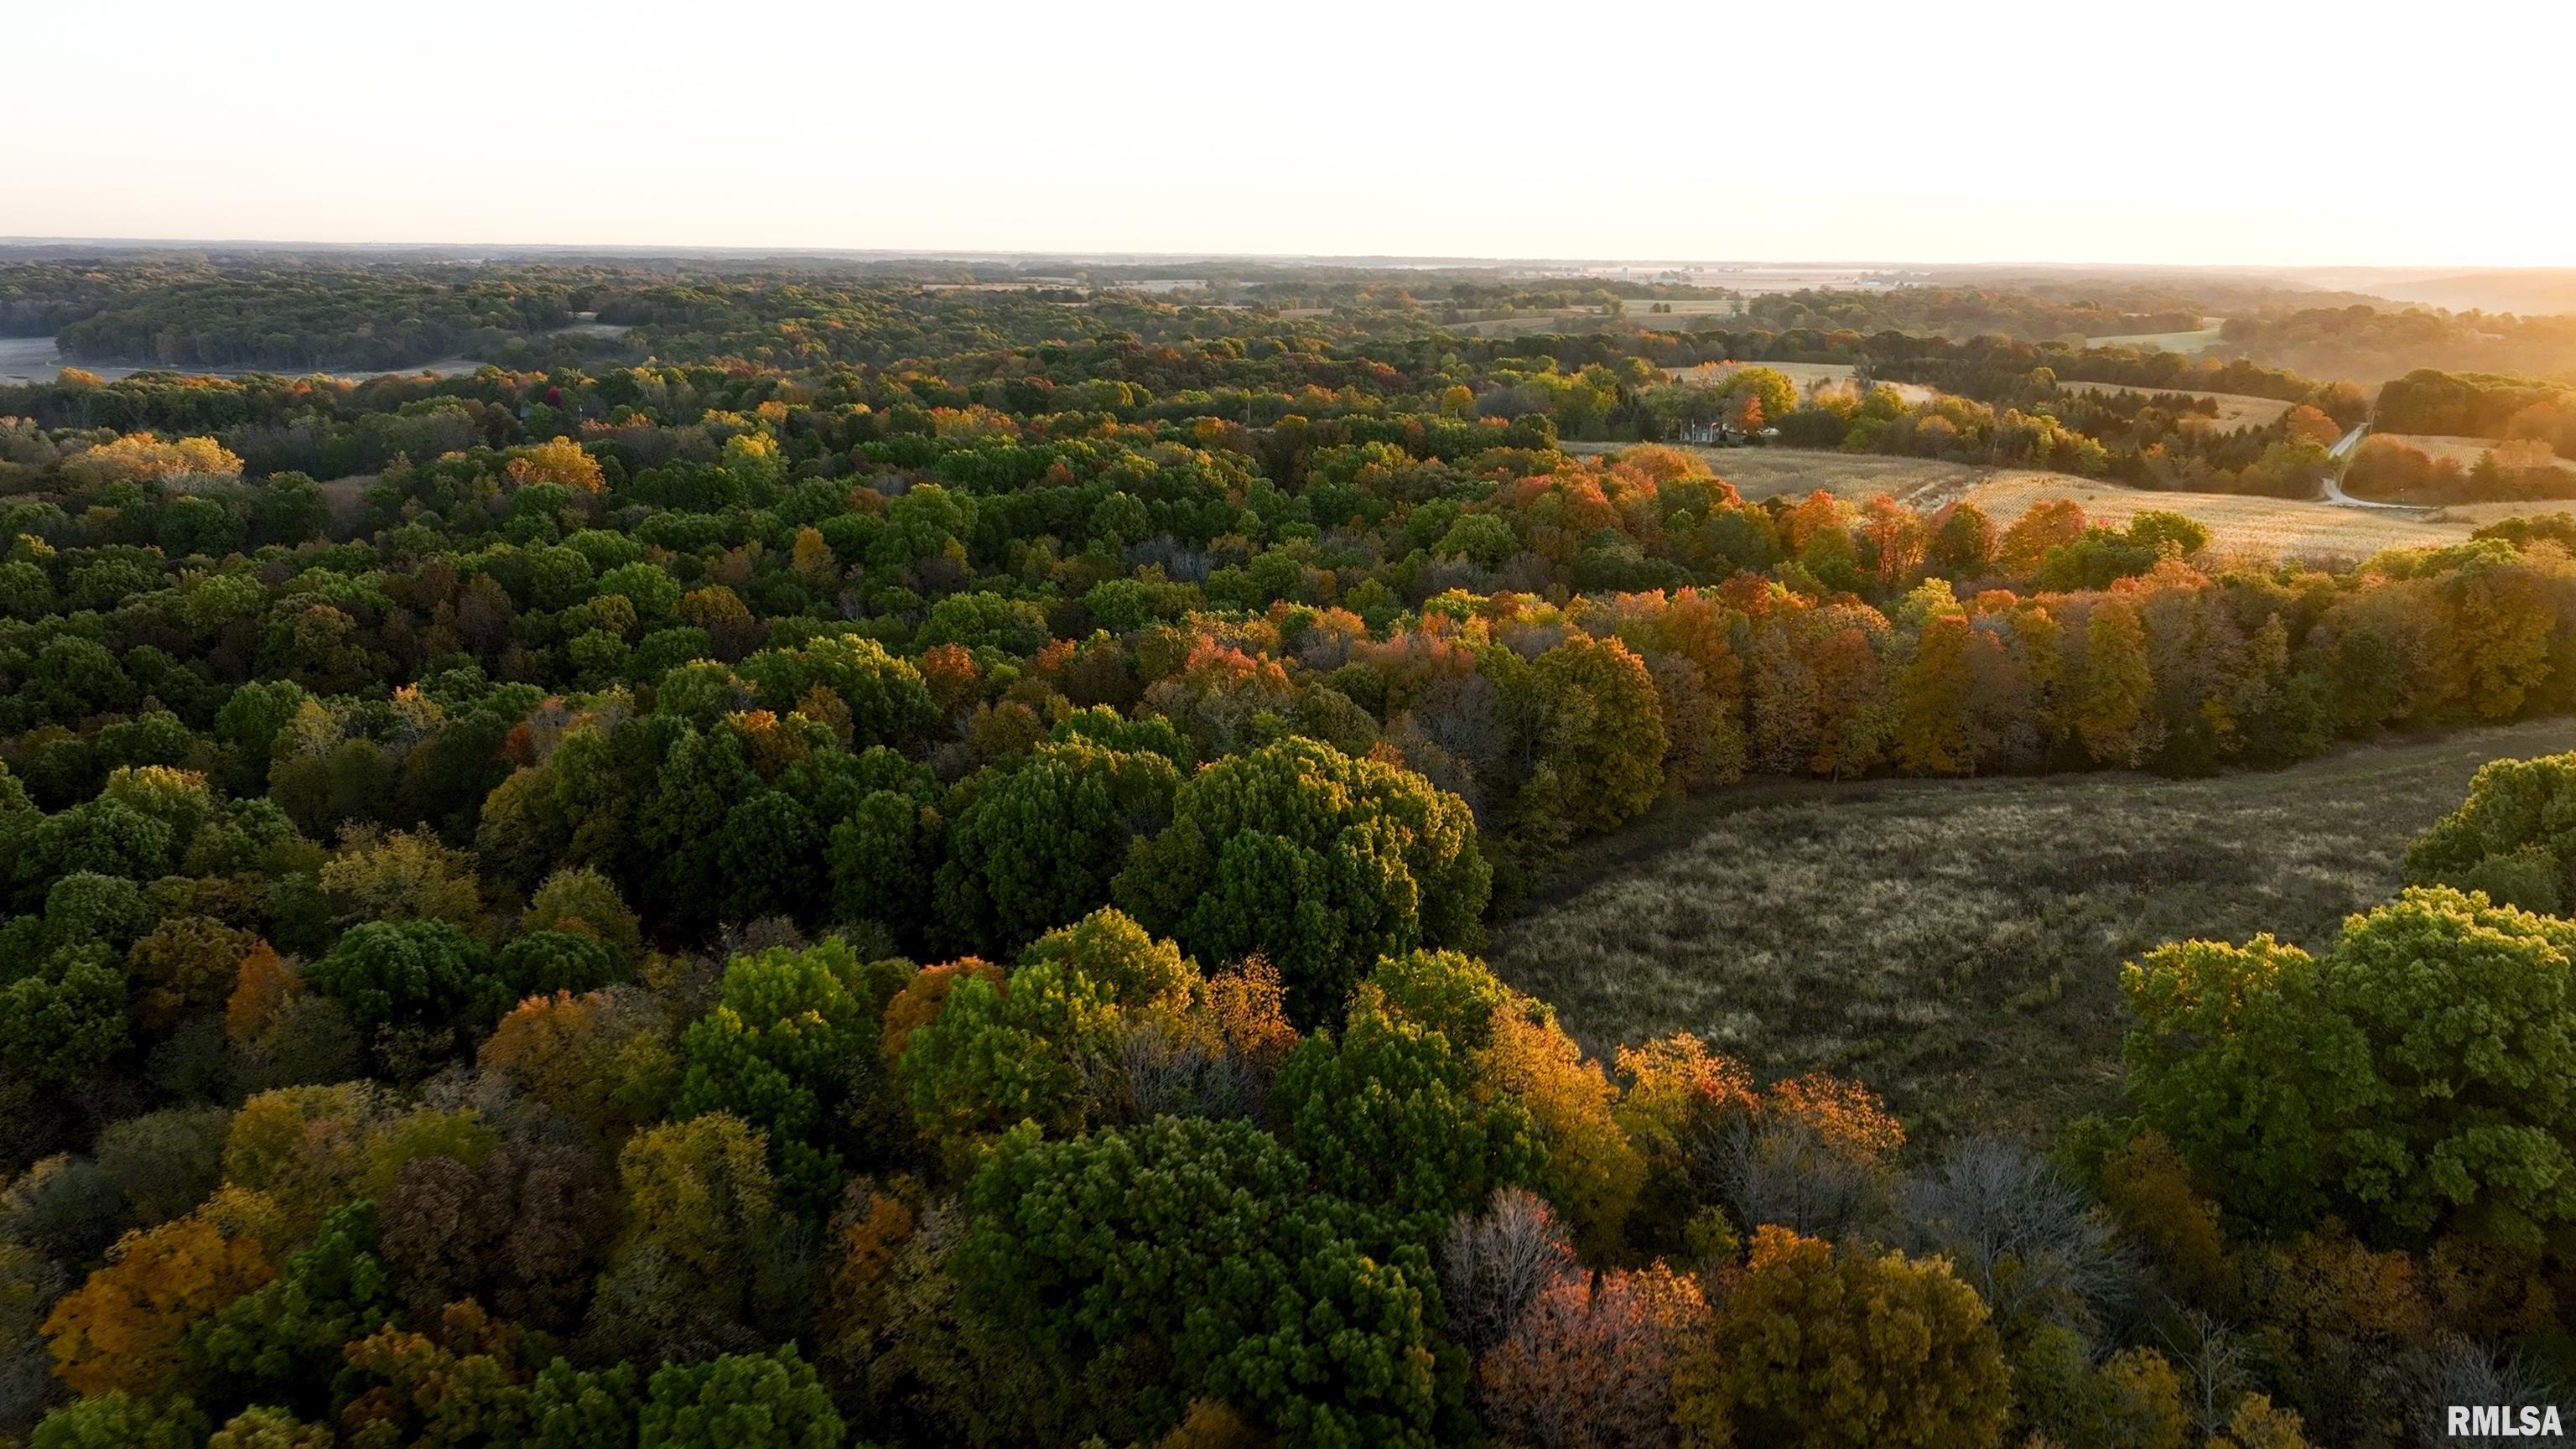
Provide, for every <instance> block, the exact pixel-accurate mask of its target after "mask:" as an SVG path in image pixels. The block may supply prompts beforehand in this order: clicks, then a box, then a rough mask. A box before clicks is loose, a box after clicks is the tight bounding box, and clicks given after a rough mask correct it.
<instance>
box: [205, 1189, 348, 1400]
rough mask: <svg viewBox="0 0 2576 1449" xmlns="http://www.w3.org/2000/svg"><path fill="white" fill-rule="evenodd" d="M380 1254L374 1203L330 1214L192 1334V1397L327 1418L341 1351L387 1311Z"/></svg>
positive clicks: (346, 1205)
mask: <svg viewBox="0 0 2576 1449" xmlns="http://www.w3.org/2000/svg"><path fill="white" fill-rule="evenodd" d="M376 1247H377V1235H376V1205H375V1204H374V1203H373V1202H371V1201H366V1200H363V1199H362V1200H360V1201H358V1202H354V1203H347V1204H344V1205H342V1206H340V1207H337V1208H334V1209H333V1210H332V1211H331V1213H330V1215H329V1216H327V1217H325V1218H324V1219H323V1220H322V1226H321V1228H320V1229H319V1230H318V1231H317V1232H315V1234H314V1235H313V1240H312V1241H311V1242H309V1243H307V1244H306V1245H305V1246H304V1247H303V1248H301V1249H299V1250H297V1251H296V1252H295V1253H293V1254H292V1255H290V1256H289V1257H288V1258H287V1260H286V1266H285V1269H284V1270H283V1271H282V1272H280V1273H279V1274H278V1276H277V1277H276V1278H274V1279H272V1280H270V1281H269V1282H267V1283H265V1284H262V1285H261V1286H260V1287H259V1288H258V1289H257V1290H256V1291H254V1292H251V1293H249V1294H246V1295H244V1296H243V1297H240V1298H236V1299H234V1300H233V1301H232V1302H230V1303H228V1304H226V1305H224V1307H223V1308H221V1309H220V1310H218V1311H217V1312H216V1313H215V1315H214V1316H213V1317H212V1318H209V1319H207V1320H205V1321H203V1322H201V1323H198V1324H196V1325H194V1326H193V1327H191V1328H190V1329H189V1330H188V1336H187V1339H186V1340H185V1342H184V1343H182V1344H181V1347H180V1361H181V1364H182V1366H183V1369H184V1373H185V1377H186V1380H187V1382H188V1383H189V1385H190V1386H191V1387H192V1388H193V1389H194V1390H195V1391H196V1394H197V1397H198V1400H199V1401H200V1402H202V1403H206V1404H209V1405H215V1406H220V1407H221V1408H225V1409H236V1410H237V1409H242V1408H247V1407H249V1406H250V1405H251V1404H254V1403H268V1404H276V1405H281V1406H285V1407H288V1408H293V1409H297V1410H300V1411H303V1412H305V1413H309V1414H313V1415H320V1414H323V1413H325V1412H328V1410H329V1409H330V1407H331V1392H330V1385H331V1380H332V1378H333V1376H334V1373H335V1371H336V1370H337V1369H338V1368H339V1366H340V1364H341V1363H342V1362H343V1361H344V1357H343V1354H342V1352H341V1350H342V1349H343V1347H344V1346H345V1345H347V1344H348V1343H349V1342H350V1340H352V1339H358V1338H364V1337H365V1336H367V1335H368V1334H370V1333H373V1332H375V1331H376V1330H377V1329H379V1328H382V1327H383V1326H384V1325H385V1322H386V1320H387V1318H388V1316H389V1315H390V1314H391V1312H392V1310H393V1306H394V1304H393V1279H392V1275H391V1273H390V1272H388V1271H387V1269H386V1267H385V1263H384V1260H383V1259H382V1258H381V1257H379V1256H377V1252H376Z"/></svg>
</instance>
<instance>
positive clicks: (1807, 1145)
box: [1691, 1114, 1888, 1238]
mask: <svg viewBox="0 0 2576 1449" xmlns="http://www.w3.org/2000/svg"><path fill="white" fill-rule="evenodd" d="M1691 1175H1692V1178H1693V1179H1694V1181H1695V1183H1696V1185H1697V1186H1698V1187H1699V1189H1700V1192H1701V1194H1702V1195H1703V1196H1704V1197H1716V1198H1718V1199H1720V1200H1722V1201H1724V1202H1725V1204H1726V1205H1727V1207H1728V1208H1729V1209H1731V1210H1732V1211H1733V1212H1734V1214H1735V1220H1736V1221H1737V1222H1739V1223H1741V1224H1743V1225H1744V1226H1745V1227H1746V1228H1748V1229H1750V1228H1758V1227H1762V1226H1765V1225H1766V1224H1767V1225H1774V1226H1778V1227H1784V1228H1787V1229H1789V1230H1791V1231H1792V1232H1798V1233H1803V1234H1806V1235H1807V1236H1809V1237H1816V1238H1845V1237H1849V1236H1851V1235H1852V1234H1853V1233H1855V1232H1857V1231H1859V1230H1861V1229H1863V1228H1865V1227H1867V1226H1869V1225H1870V1224H1872V1223H1875V1222H1877V1221H1879V1220H1880V1219H1881V1218H1882V1217H1884V1216H1885V1212H1886V1207H1887V1188H1888V1184H1887V1174H1886V1171H1885V1170H1884V1169H1883V1168H1881V1167H1880V1166H1879V1165H1878V1164H1877V1163H1875V1162H1872V1161H1869V1160H1868V1159H1866V1158H1864V1157H1862V1156H1859V1155H1857V1154H1854V1153H1852V1152H1849V1151H1845V1150H1843V1149H1842V1148H1840V1147H1838V1146H1836V1145H1835V1144H1833V1143H1831V1142H1829V1141H1827V1140H1826V1139H1825V1137H1824V1135H1823V1134H1822V1133H1820V1132H1818V1131H1817V1130H1816V1129H1815V1128H1814V1127H1813V1126H1812V1125H1810V1124H1809V1123H1806V1122H1804V1121H1801V1120H1798V1119H1796V1118H1772V1119H1756V1118H1753V1117H1750V1116H1746V1115H1742V1114H1729V1115H1728V1116H1727V1117H1725V1118H1724V1119H1722V1120H1719V1121H1716V1122H1712V1123H1710V1124H1708V1125H1707V1126H1705V1127H1703V1128H1701V1129H1700V1131H1699V1132H1698V1134H1697V1140H1696V1141H1695V1142H1693V1143H1692V1144H1691Z"/></svg>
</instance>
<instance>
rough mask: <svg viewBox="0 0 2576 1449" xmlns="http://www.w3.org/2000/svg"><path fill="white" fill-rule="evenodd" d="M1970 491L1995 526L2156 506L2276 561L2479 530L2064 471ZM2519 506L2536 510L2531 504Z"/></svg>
mask: <svg viewBox="0 0 2576 1449" xmlns="http://www.w3.org/2000/svg"><path fill="white" fill-rule="evenodd" d="M1966 496H1967V499H1968V501H1969V502H1971V503H1974V504H1976V505H1977V507H1979V508H1981V509H1983V510H1985V513H1986V516H1987V517H1988V518H1991V519H1993V520H1994V523H1995V527H1997V528H2006V527H2010V526H2011V524H2012V521H2013V520H2014V519H2016V518H2019V517H2021V516H2022V515H2023V514H2024V513H2026V512H2028V511H2029V510H2030V507H2031V505H2032V504H2034V503H2037V502H2039V501H2040V500H2041V499H2044V498H2071V499H2073V500H2074V501H2075V502H2076V503H2078V504H2080V505H2082V506H2083V509H2084V513H2085V516H2086V517H2088V518H2091V519H2092V520H2093V521H2095V522H2097V523H2102V524H2107V525H2109V526H2111V527H2113V528H2120V527H2125V526H2127V524H2128V521H2129V520H2130V519H2132V518H2135V517H2136V516H2137V515H2139V514H2140V513H2144V512H2146V511H2148V510H2150V509H2157V510H2162V511H2164V512H2167V513H2179V514H2182V515H2184V516H2185V517H2188V518H2193V519H2197V520H2199V521H2200V522H2201V523H2202V524H2205V525H2207V527H2208V529H2209V532H2210V546H2211V547H2212V548H2213V549H2216V550H2218V551H2220V552H2222V553H2242V554H2258V555H2264V556H2267V557H2274V558H2349V559H2361V558H2367V557H2369V556H2370V555H2371V554H2374V553H2377V552H2379V551H2380V550H2381V549H2385V548H2424V547H2428V546H2439V545H2443V544H2452V543H2458V542H2461V541H2462V540H2464V539H2466V538H2467V537H2468V536H2469V533H2470V531H2471V530H2473V529H2474V528H2476V527H2477V525H2476V524H2474V523H2470V522H2466V521H2461V520H2456V519H2453V518H2450V517H2447V516H2443V515H2440V514H2438V513H2435V514H2426V515H2418V514H2412V513H2401V512H2397V511H2394V510H2389V509H2376V508H2341V507H2337V506H2336V505H2334V504H2331V503H2323V502H2308V501H2304V500H2301V499H2296V498H2258V497H2253V496H2250V495H2247V494H2242V493H2169V492H2162V491H2158V490H2154V489H2147V488H2123V487H2121V486H2120V485H2119V484H2117V483H2104V482H2101V481H2099V480H2096V479H2089V478H2068V477H2066V475H2064V474H2061V473H2046V474H2022V475H2017V476H2004V477H1997V478H1994V479H1992V480H1990V481H1987V482H1983V483H1980V484H1978V485H1977V486H1976V487H1974V488H1971V489H1969V490H1968V492H1967V495H1966ZM2518 511H2523V512H2529V511H2533V510H2532V508H2531V507H2530V506H2529V505H2525V506H2524V507H2523V508H2522V509H2520V510H2518ZM2490 521H2491V520H2490Z"/></svg>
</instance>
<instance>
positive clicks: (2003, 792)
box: [1490, 719, 2576, 1137]
mask: <svg viewBox="0 0 2576 1449" xmlns="http://www.w3.org/2000/svg"><path fill="white" fill-rule="evenodd" d="M2570 748H2576V720H2569V719H2557V720H2544V721H2534V722H2529V723H2524V724H2519V725H2511V726H2505V727H2501V728H2495V729H2485V730H2476V731H2468V732H2463V733H2459V734H2455V735H2450V736H2445V737H2440V738H2433V739H2404V740H2398V741H2393V742H2389V743H2384V744H2379V745H2374V746H2364V747H2357V748H2353V749H2349V750H2346V751H2344V752H2342V753H2339V754H2336V755H2333V756H2330V757H2328V758H2325V759H2321V760H2314V761H2310V762H2308V763H2306V764H2303V765H2299V766H2296V767H2293V768H2291V769H2287V770H2281V771H2275V772H2268V773H2239V774H2230V775H2224V776H2220V777H2217V778H2214V779H2207V780H2165V779H2159V778H2155V777H2152V776H2144V775H2137V774H2103V775H2069V776H2057V777H2050V778H2041V779H2007V780H1961V781H1921V780H1899V781H1868V782H1857V783H1844V784H1831V783H1825V782H1794V783H1793V782H1774V783H1765V784H1754V785H1748V786H1743V787H1739V788H1737V789H1734V790H1731V791H1721V792H1718V793H1715V794H1712V795H1706V796H1701V797H1698V798H1695V799H1690V800H1684V801H1678V802H1668V803H1667V804H1666V805H1665V806H1663V807H1662V808H1660V809H1659V810H1658V811H1657V812H1656V813H1655V814H1653V815H1650V816H1649V817H1648V818H1647V819H1646V820H1644V821H1642V822H1640V823H1639V824H1637V825H1635V826H1632V827H1630V828H1629V829H1627V830H1625V831H1622V832H1620V833H1618V834H1616V835H1612V836H1609V837H1606V838H1604V839H1601V840H1597V841H1594V842H1591V843H1590V844H1588V845H1584V846H1580V847H1578V848H1576V849H1575V850H1574V851H1573V852H1572V853H1571V854H1570V855H1569V856H1568V857H1567V860H1566V863H1565V864H1564V865H1563V866H1562V867H1561V868H1560V869H1559V870H1558V871H1557V872H1556V873H1555V874H1554V875H1552V876H1551V877H1549V878H1548V879H1546V880H1544V881H1542V882H1541V884H1540V887H1539V889H1538V891H1537V893H1536V897H1535V900H1534V901H1533V903H1532V904H1531V905H1530V906H1529V907H1528V908H1527V909H1526V910H1525V911H1524V912H1523V913H1522V914H1521V915H1520V916H1519V917H1517V918H1516V919H1513V920H1511V921H1509V922H1507V923H1505V924H1504V925H1502V926H1501V927H1499V928H1498V929H1497V930H1496V932H1495V938H1494V941H1493V945H1492V950H1491V953H1490V954H1491V958H1492V960H1493V963H1494V969H1495V970H1497V971H1498V972H1500V973H1501V974H1502V976H1503V978H1504V979H1505V980H1507V981H1509V982H1511V983H1512V984H1513V985H1515V986H1517V987H1520V988H1521V989H1523V990H1526V991H1529V992H1532V993H1535V994H1536V995H1537V996H1539V997H1540V998H1542V999H1544V1000H1546V1001H1549V1002H1551V1003H1553V1004H1554V1005H1555V1006H1556V1008H1557V1011H1558V1013H1559V1015H1560V1018H1561V1019H1562V1020H1563V1022H1564V1023H1565V1025H1566V1027H1567V1029H1568V1030H1570V1031H1571V1032H1573V1034H1574V1035H1575V1036H1576V1037H1577V1038H1578V1039H1580V1040H1581V1041H1582V1042H1583V1043H1584V1044H1585V1045H1586V1046H1587V1047H1590V1048H1592V1049H1594V1050H1599V1051H1606V1050H1608V1049H1609V1048H1612V1047H1614V1046H1616V1045H1618V1044H1620V1043H1623V1042H1636V1041H1640V1040H1643V1039H1646V1038H1648V1037H1653V1036H1660V1035H1663V1034H1666V1033H1670V1032H1673V1031H1693V1032H1698V1033H1701V1034H1703V1035H1706V1036H1707V1037H1709V1038H1710V1039H1711V1040H1712V1041H1714V1042H1716V1043H1719V1044H1721V1045H1722V1046H1723V1048H1724V1049H1725V1050H1727V1051H1728V1052H1730V1053H1733V1054H1735V1055H1737V1056H1740V1057H1742V1058H1743V1059H1745V1060H1746V1061H1747V1062H1749V1063H1750V1064H1751V1065H1753V1066H1754V1067H1755V1068H1756V1069H1757V1070H1758V1071H1760V1072H1762V1073H1764V1074H1766V1075H1785V1074H1790V1073H1795V1072H1799V1071H1805V1070H1808V1069H1810V1068H1815V1067H1831V1068H1835V1069H1837V1070H1841V1071H1846V1072H1849V1073H1852V1074H1854V1075H1856V1076H1858V1077H1859V1078H1860V1079H1861V1080H1863V1081H1865V1082H1867V1083H1869V1084H1870V1085H1871V1086H1872V1087H1874V1088H1876V1089H1878V1090H1879V1091H1880V1092H1882V1093H1884V1094H1886V1095H1887V1097H1888V1098H1889V1100H1890V1102H1891V1104H1892V1105H1893V1106H1894V1107H1895V1109H1896V1110H1897V1111H1898V1113H1899V1114H1900V1115H1902V1116H1903V1117H1905V1118H1906V1120H1907V1122H1908V1124H1909V1125H1910V1126H1911V1127H1913V1128H1914V1129H1915V1130H1916V1131H1917V1133H1918V1134H1919V1135H1930V1136H1935V1137H1937V1136H1942V1135H1946V1134H1950V1133H1955V1132H1962V1131H1971V1130H1981V1129H1985V1128H1989V1127H1995V1128H2003V1129H2007V1130H2021V1129H2033V1128H2039V1127H2042V1126H2045V1125H2047V1124H2051V1123H2055V1122H2060V1121H2063V1120H2065V1119H2067V1118H2069V1117H2072V1116H2075V1115H2078V1114H2080V1113H2083V1112H2086V1111H2092V1110H2097V1109H2100V1108H2103V1107H2106V1106H2108V1105H2111V1104H2112V1103H2113V1102H2114V1100H2115V1097H2116V1094H2117V1090H2118V1083H2119V1079H2120V1061H2119V1051H2120V1037H2121V1034H2122V1032H2123V1030H2124V1029H2125V1024H2126V1008H2125V1005H2124V1003H2123V1001H2122V998H2121V994H2120V989H2119V970H2120V966H2121V963H2122V962H2124V961H2127V960H2130V959H2133V958H2134V957H2135V956H2137V955H2138V954H2139V953H2141V952H2143V951H2146V950H2148V949H2150V948H2152V947H2154V946H2156V945H2158V944H2160V943H2162V942H2165V941H2169V940H2179V939H2188V938H2191V937H2207V938H2220V939H2228V940H2242V939H2244V938H2246V937H2248V936H2251V935H2253V934H2255V933H2257V932H2260V931H2271V932H2273V933H2274V934H2276V935H2278V936H2280V937H2281V938H2282V939H2284V940H2290V941H2296V942H2298V943H2301V944H2303V945H2307V946H2310V947H2314V946H2318V945H2321V944H2323V943H2324V942H2325V941H2327V940H2329V939H2330V938H2331V937H2332V935H2333V934H2334V932H2335V930H2336V929H2337V926H2338V924H2339V923H2340V922H2341V920H2342V919H2343V918H2344V917H2345V916H2346V915H2348V914H2350V913H2352V912H2354V911H2357V910H2360V909H2363V908H2365V907H2367V906H2369V905H2371V904H2373V903H2375V902H2377V901H2379V900H2381V899H2383V898H2384V897H2386V896H2387V895H2389V894H2390V893H2392V892H2394V891H2395V890H2396V889H2397V888H2398V886H2399V885H2400V883H2401V880H2400V872H2399V860H2400V857H2401V856H2402V854H2403V853H2404V850H2405V847H2406V844H2407V842H2408V841H2409V840H2410V839H2412V838H2413V837H2414V836H2415V835H2416V834H2417V833H2418V832H2419V831H2421V830H2422V829H2423V828H2424V827H2425V826H2427V825H2429V824H2431V823H2432V822H2433V821H2434V820H2436V819H2438V818H2439V817H2440V816H2442V815H2443V814H2445V813H2447V812H2448V811H2449V810H2451V809H2452V808H2454V807H2455V806H2457V805H2458V803H2459V801H2460V798H2461V796H2462V795H2463V794H2464V793H2465V792H2466V790H2467V788H2468V783H2469V777H2470V776H2471V775H2473V774H2474V773H2476V771H2477V768H2478V767H2479V766H2480V765H2482V764H2485V763H2486V762H2487V761H2489V760H2491V759H2498V758H2506V757H2523V756H2531V755H2540V754H2548V753H2553V752H2557V751H2561V750H2567V749H2570Z"/></svg>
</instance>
